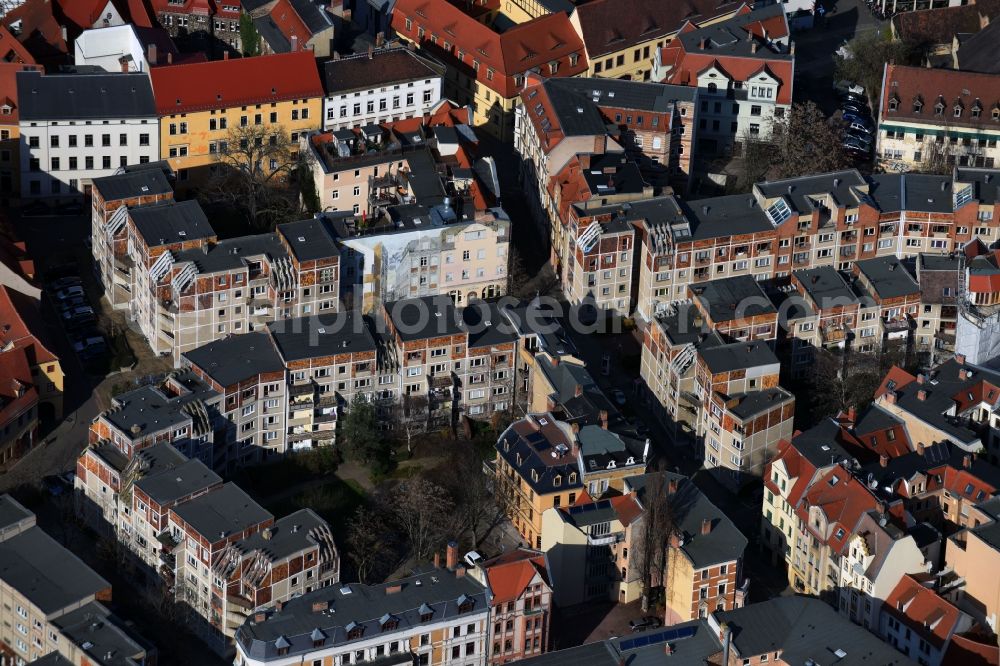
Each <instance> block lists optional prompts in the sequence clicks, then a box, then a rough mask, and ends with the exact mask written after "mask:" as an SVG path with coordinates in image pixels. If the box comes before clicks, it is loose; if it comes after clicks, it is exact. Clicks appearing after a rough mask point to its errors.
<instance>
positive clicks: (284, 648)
mask: <svg viewBox="0 0 1000 666" xmlns="http://www.w3.org/2000/svg"><path fill="white" fill-rule="evenodd" d="M291 647H292V644H291V643H289V642H288V639H287V638H285V637H284V636H278V638H277V640H275V641H274V649H275V650H277V652H278V655H279V656H284V655H286V654H288V650H289V648H291Z"/></svg>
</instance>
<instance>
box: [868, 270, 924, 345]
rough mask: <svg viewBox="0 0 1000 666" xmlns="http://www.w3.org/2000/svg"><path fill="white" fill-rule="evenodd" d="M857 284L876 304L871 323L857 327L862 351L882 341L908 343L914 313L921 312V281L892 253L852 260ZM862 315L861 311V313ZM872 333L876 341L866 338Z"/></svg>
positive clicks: (915, 314) (913, 321)
mask: <svg viewBox="0 0 1000 666" xmlns="http://www.w3.org/2000/svg"><path fill="white" fill-rule="evenodd" d="M853 274H854V277H855V278H857V281H858V285H859V286H860V287H861V288H863V289H864V290H865V291H866V292H867V294H868V295H869V296H870V297H871V300H873V301H874V302H875V304H876V305H877V306H878V315H877V317H875V318H873V320H872V323H873V324H875V326H873V327H864V328H862V329H861V330H860V331H858V335H859V344H858V345H857V347H858V349H860V350H861V351H872V350H878V349H881V348H882V346H883V343H891V342H893V341H896V342H898V343H900V344H902V343H908V342H909V341H910V339H911V338H912V336H913V328H914V324H915V317H916V316H917V315H918V314H919V312H920V285H918V284H917V281H916V280H914V279H913V276H912V275H910V272H909V271H908V270H907V269H906V267H905V266H903V264H902V263H901V262H900V261H899V259H898V258H897V257H895V256H888V257H878V258H875V259H865V260H863V261H858V262H855V264H854V267H853ZM863 316H864V315H862V317H863ZM871 337H875V341H868V340H866V338H871Z"/></svg>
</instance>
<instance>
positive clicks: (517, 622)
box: [467, 548, 553, 665]
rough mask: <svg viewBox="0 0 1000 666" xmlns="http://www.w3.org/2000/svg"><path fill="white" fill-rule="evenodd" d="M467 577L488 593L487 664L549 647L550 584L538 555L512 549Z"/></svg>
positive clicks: (547, 572) (540, 651) (524, 549)
mask: <svg viewBox="0 0 1000 666" xmlns="http://www.w3.org/2000/svg"><path fill="white" fill-rule="evenodd" d="M467 574H468V575H470V576H473V577H475V578H476V580H478V581H480V582H481V583H483V584H484V585H486V586H487V587H488V589H489V592H490V597H489V599H490V604H491V606H492V607H493V612H492V616H493V627H492V629H491V630H490V633H489V642H488V644H489V643H492V645H489V650H490V652H489V661H488V663H489V664H491V665H496V664H507V663H510V662H514V661H519V660H522V659H527V658H529V657H533V656H536V655H539V654H542V653H544V652H548V650H549V646H551V645H552V635H551V633H550V623H551V620H552V612H553V587H552V586H553V582H552V576H551V573H550V572H549V564H548V562H547V561H546V558H545V556H544V555H543V554H542V553H539V552H538V551H535V550H529V549H527V548H516V549H514V550H511V551H510V552H508V553H504V554H502V555H497V556H496V557H494V558H492V559H489V560H486V561H485V562H480V563H478V564H477V565H476V567H474V568H473V569H470V570H469V571H468V572H467Z"/></svg>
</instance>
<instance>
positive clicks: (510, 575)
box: [483, 549, 548, 604]
mask: <svg viewBox="0 0 1000 666" xmlns="http://www.w3.org/2000/svg"><path fill="white" fill-rule="evenodd" d="M483 566H484V568H485V569H486V578H487V580H488V581H489V583H490V590H492V592H493V603H494V604H499V603H506V602H508V601H514V600H515V599H517V598H519V597H520V596H521V595H522V594H523V593H524V588H526V587H527V586H528V585H529V584H531V581H532V580H534V579H535V576H541V578H542V580H544V581H545V582H546V584H548V575H547V571H546V569H545V558H544V557H543V556H542V555H540V554H538V553H533V552H530V551H526V550H523V549H518V550H515V551H511V552H510V553H507V554H505V555H501V556H500V557H498V558H496V559H494V560H492V561H490V562H487V563H486V564H484V565H483Z"/></svg>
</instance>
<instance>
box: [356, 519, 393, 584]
mask: <svg viewBox="0 0 1000 666" xmlns="http://www.w3.org/2000/svg"><path fill="white" fill-rule="evenodd" d="M385 525H386V520H385V516H384V515H382V514H381V513H380V512H378V511H376V510H375V509H373V508H371V507H366V506H361V507H358V509H357V511H355V512H354V515H353V516H352V517H351V519H350V522H349V523H348V525H347V529H348V532H347V546H348V549H349V550H348V557H349V558H350V559H351V562H352V563H353V564H354V572H355V573H356V574H357V576H358V580H360V581H361V582H362V583H366V582H370V577H371V576H372V574H373V573H374V572H375V569H376V567H377V565H378V563H379V562H382V561H384V560H385V556H386V555H387V552H388V550H389V548H388V544H387V542H386V530H385Z"/></svg>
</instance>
